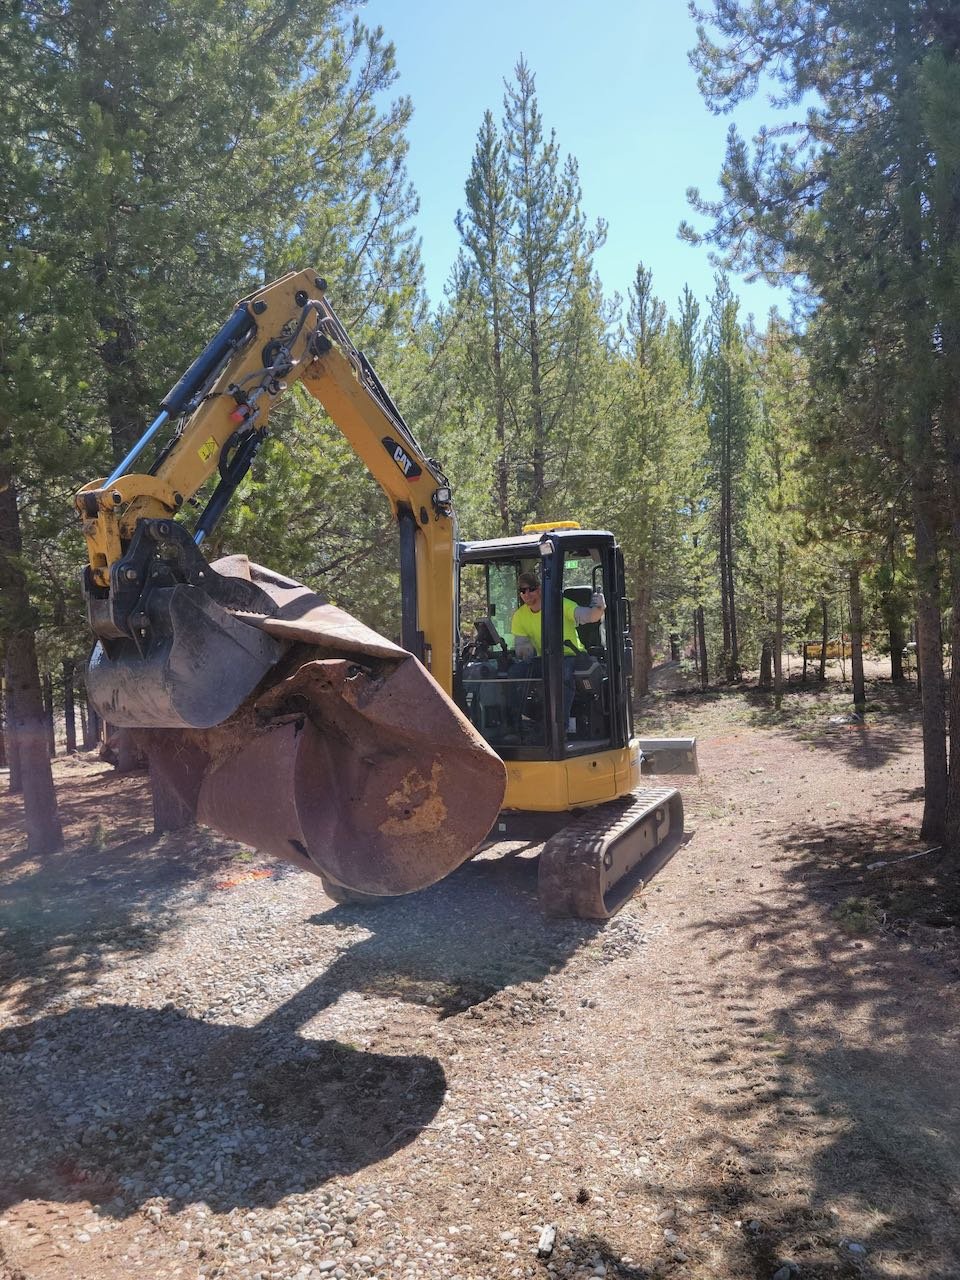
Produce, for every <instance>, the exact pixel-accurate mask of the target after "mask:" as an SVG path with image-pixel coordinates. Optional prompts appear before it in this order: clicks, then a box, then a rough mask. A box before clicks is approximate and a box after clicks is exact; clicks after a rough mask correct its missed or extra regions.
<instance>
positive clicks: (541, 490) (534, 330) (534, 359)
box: [527, 285, 547, 520]
mask: <svg viewBox="0 0 960 1280" xmlns="http://www.w3.org/2000/svg"><path fill="white" fill-rule="evenodd" d="M527 305H528V333H529V337H530V403H531V409H532V413H533V492H532V494H531V495H530V497H531V503H532V506H533V513H534V518H535V519H536V520H543V519H545V516H546V510H545V505H544V504H545V499H546V480H547V451H546V443H547V442H546V432H545V430H544V425H543V423H544V419H543V387H542V386H541V383H540V322H539V318H538V316H537V295H536V292H535V291H534V289H533V287H532V285H531V287H530V290H529V293H528V296H527Z"/></svg>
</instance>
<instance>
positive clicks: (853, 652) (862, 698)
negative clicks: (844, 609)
mask: <svg viewBox="0 0 960 1280" xmlns="http://www.w3.org/2000/svg"><path fill="white" fill-rule="evenodd" d="M850 674H851V676H852V678H853V709H854V711H855V712H856V713H857V715H859V716H862V715H865V714H866V710H867V687H866V681H865V680H864V675H863V599H862V596H861V593H860V570H859V569H851V570H850Z"/></svg>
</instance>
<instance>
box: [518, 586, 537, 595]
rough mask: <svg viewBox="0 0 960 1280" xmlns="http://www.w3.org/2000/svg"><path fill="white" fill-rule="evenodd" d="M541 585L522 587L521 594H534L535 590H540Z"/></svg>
mask: <svg viewBox="0 0 960 1280" xmlns="http://www.w3.org/2000/svg"><path fill="white" fill-rule="evenodd" d="M539 590H540V588H539V587H521V588H520V591H519V594H520V595H522V596H529V595H533V593H534V591H539Z"/></svg>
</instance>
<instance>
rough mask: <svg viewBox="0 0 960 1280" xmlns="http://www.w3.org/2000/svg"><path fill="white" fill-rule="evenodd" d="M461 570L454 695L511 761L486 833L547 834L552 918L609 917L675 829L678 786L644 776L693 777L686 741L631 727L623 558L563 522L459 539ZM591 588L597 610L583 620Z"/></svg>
mask: <svg viewBox="0 0 960 1280" xmlns="http://www.w3.org/2000/svg"><path fill="white" fill-rule="evenodd" d="M457 569H458V573H457V578H458V590H457V606H458V607H457V625H458V632H457V634H458V644H457V654H458V661H457V665H456V670H455V679H454V695H455V698H456V700H457V702H458V703H459V705H460V706H461V708H462V709H463V711H464V713H465V714H466V716H467V717H468V718H469V720H470V722H471V723H472V724H473V726H474V728H475V729H476V730H477V732H478V733H479V734H480V735H481V736H482V737H483V738H484V740H485V741H486V742H488V743H489V744H490V746H491V747H493V749H494V750H495V751H496V752H497V754H498V755H499V756H500V758H501V759H502V760H503V761H504V763H505V765H506V769H507V790H506V796H505V799H504V807H503V811H502V812H501V814H500V816H499V818H498V819H497V822H496V824H495V827H494V830H493V832H492V835H491V840H497V841H526V842H530V843H543V849H542V852H541V854H540V860H539V873H538V874H539V896H540V902H541V905H542V906H543V908H544V910H545V911H546V912H547V914H548V915H557V916H565V915H574V916H580V917H582V918H587V919H594V920H603V919H606V918H608V917H609V916H611V915H613V914H614V913H615V912H616V911H618V910H619V909H620V907H622V906H623V904H624V902H626V901H627V899H628V898H629V897H630V895H631V894H632V893H633V892H634V891H635V890H636V888H637V887H638V885H640V884H642V883H643V881H644V880H646V879H648V878H649V877H650V876H651V875H652V874H653V873H654V872H655V871H656V870H657V869H658V868H659V867H660V866H661V865H662V864H663V863H664V862H665V861H666V860H667V859H668V858H669V857H670V856H671V855H672V853H673V852H674V850H675V849H677V848H678V846H679V844H680V842H681V840H682V838H683V802H682V800H681V798H680V793H679V792H678V791H677V790H676V789H675V788H673V787H662V786H660V787H657V786H653V787H649V786H644V785H642V784H643V780H644V779H643V775H644V774H647V773H656V772H671V773H688V774H689V773H696V772H697V759H696V742H695V741H694V739H692V738H690V739H682V738H676V739H659V740H655V739H648V740H638V739H637V738H636V737H635V736H634V721H633V640H632V628H631V617H630V602H629V598H628V596H627V589H626V579H625V572H624V562H623V554H622V552H621V550H620V548H619V546H618V545H617V541H616V539H615V537H614V536H613V534H612V533H609V532H607V531H606V530H597V529H592V530H589V529H581V528H579V526H577V525H576V524H574V523H573V522H570V521H564V522H562V523H559V524H556V525H542V526H532V527H530V526H528V528H527V529H526V530H525V531H524V533H523V535H521V536H520V537H512V538H511V537H506V538H499V539H494V540H491V541H485V542H464V543H461V544H460V545H459V548H458V556H457ZM533 582H536V583H537V584H538V587H537V588H535V589H534V594H531V588H530V587H529V585H528V584H530V583H533ZM522 587H523V588H524V590H521V588H522ZM601 595H602V597H603V600H604V602H605V608H604V610H603V613H602V616H601V617H599V618H596V617H588V616H585V615H589V614H591V613H594V612H596V611H595V610H594V609H593V608H592V607H591V606H592V605H593V603H594V602H595V601H597V600H598V599H599V597H600V596H601ZM531 598H533V600H534V604H535V606H538V607H536V608H535V613H536V615H537V622H535V623H533V624H532V629H533V631H534V633H535V637H536V639H537V641H538V643H536V644H535V645H534V646H533V650H532V649H531V644H530V638H529V635H528V634H527V633H528V632H529V630H530V629H531V622H530V617H529V614H527V615H526V616H525V615H524V613H523V611H522V606H523V604H524V603H526V602H528V601H529V600H530V599H531ZM527 607H528V610H529V609H530V605H529V604H528V606H527ZM518 609H521V613H520V614H519V615H518V614H517V610H518ZM578 609H579V610H580V612H579V613H578V612H577V610H578Z"/></svg>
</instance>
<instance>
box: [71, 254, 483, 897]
mask: <svg viewBox="0 0 960 1280" xmlns="http://www.w3.org/2000/svg"><path fill="white" fill-rule="evenodd" d="M324 289H325V286H324V282H323V281H322V280H321V279H320V278H319V277H318V276H317V275H316V274H315V273H313V272H311V271H302V272H297V273H292V274H290V275H288V276H285V277H283V278H282V279H281V280H279V281H277V282H275V283H274V284H271V285H269V286H267V287H266V288H264V289H262V290H259V291H258V292H256V293H255V294H253V295H251V296H250V297H249V298H246V299H245V300H243V301H242V302H241V303H240V304H239V305H238V306H237V308H236V310H235V311H234V313H233V315H232V316H231V317H230V319H229V320H228V321H227V323H226V324H225V325H224V326H223V328H222V329H221V330H220V332H219V333H218V334H217V335H216V337H215V338H214V339H213V340H212V341H211V342H210V343H209V344H208V346H207V347H206V348H205V349H204V351H203V352H202V353H201V354H200V356H198V357H197V359H196V360H195V361H194V363H193V364H192V365H191V366H190V368H189V369H188V370H187V372H186V373H185V374H184V375H183V377H182V378H181V379H180V380H179V381H178V382H177V383H176V384H175V386H174V387H173V388H171V390H170V392H168V394H167V396H165V397H164V399H163V401H162V402H161V405H160V412H159V414H158V415H157V417H156V419H155V420H154V422H153V423H152V424H151V426H150V427H149V428H148V430H147V431H146V433H145V434H144V436H143V437H142V439H141V440H140V441H139V442H138V444H137V445H136V446H135V447H134V448H133V449H132V450H131V451H130V453H129V454H128V455H127V457H126V458H125V459H124V460H123V461H122V462H121V463H120V464H119V465H118V467H117V468H116V469H115V470H114V472H113V473H112V474H111V475H110V476H109V477H107V478H106V479H105V480H98V481H95V482H93V483H91V484H89V485H87V486H85V487H84V488H83V489H82V490H81V491H80V493H79V494H78V495H77V499H76V502H77V507H78V510H79V512H80V515H81V518H82V522H83V531H84V536H85V538H86V543H87V553H88V563H87V566H86V568H85V570H84V594H85V598H86V603H87V614H88V618H89V621H90V625H91V628H92V630H93V632H94V634H95V635H96V636H97V644H96V646H95V649H94V653H93V655H92V657H91V660H90V663H89V667H88V673H87V685H88V694H89V696H90V698H91V701H92V702H93V703H94V705H95V706H96V708H97V710H98V711H99V712H100V714H101V715H102V716H103V717H104V718H105V719H106V720H107V721H108V722H110V723H111V724H115V725H119V726H125V727H129V728H131V729H133V730H136V731H137V733H138V736H139V738H140V740H141V742H142V743H143V745H144V747H145V749H146V750H147V752H148V755H149V757H150V763H151V770H152V771H153V773H154V781H155V786H160V787H161V789H163V790H164V791H166V792H168V793H169V792H173V793H174V794H175V796H176V798H177V801H178V803H179V804H180V805H181V806H182V808H183V809H184V810H185V811H186V813H187V814H188V815H189V816H193V817H196V818H197V819H198V820H199V821H201V822H205V823H206V824H207V825H211V826H214V827H216V828H218V829H219V830H221V831H224V832H225V833H227V834H229V835H231V836H234V837H235V838H238V839H242V840H245V841H246V842H248V843H251V844H255V845H257V846H258V847H260V848H262V849H264V850H266V851H268V852H272V853H275V854H277V855H278V856H280V857H284V858H286V859H288V860H289V861H293V862H295V863H297V865H300V866H304V867H306V868H308V869H310V870H313V871H317V872H319V873H320V874H322V875H323V876H324V877H325V878H326V879H327V880H328V881H331V882H333V883H334V884H335V885H337V886H341V887H344V888H346V889H348V890H353V891H357V892H363V893H371V894H393V893H402V892H407V891H409V890H411V889H416V888H421V887H423V886H424V885H425V884H429V883H431V882H432V881H433V880H436V879H439V878H440V877H441V876H442V875H445V874H447V873H448V872H449V871H450V870H452V869H453V867H454V866H456V865H458V864H459V862H461V861H463V860H464V859H465V858H466V857H468V856H469V855H470V853H471V852H473V850H474V848H476V846H477V845H478V844H479V843H480V842H481V840H482V839H483V837H484V836H485V835H486V833H487V831H488V829H489V828H490V826H491V825H492V823H493V821H494V819H495V817H496V815H497V812H498V810H499V807H500V804H501V802H502V797H503V789H504V777H505V775H504V768H503V764H502V762H501V761H500V760H499V758H498V757H497V756H496V755H495V754H494V753H493V752H492V751H491V750H490V749H489V747H487V745H486V744H485V743H484V742H483V740H482V738H480V737H479V735H478V734H476V732H475V731H474V730H473V728H472V726H471V725H470V724H469V722H468V721H467V720H466V719H465V718H464V717H463V716H462V715H461V713H460V712H459V711H458V709H457V708H456V707H455V706H454V704H453V702H452V701H451V699H450V696H449V695H450V692H451V684H452V653H453V602H452V590H453V582H454V555H455V546H456V528H455V521H454V513H453V505H452V499H451V493H450V488H449V485H448V483H447V481H446V479H445V477H444V476H443V474H442V473H441V471H440V470H439V468H438V466H437V464H436V463H434V462H433V461H432V460H430V459H429V458H427V457H426V455H425V453H424V452H423V450H422V449H421V448H420V446H419V445H418V443H417V441H416V439H415V437H414V435H413V433H412V432H411V431H410V429H409V428H408V427H407V425H406V423H405V422H404V420H403V418H402V416H401V414H400V413H399V411H398V410H397V408H396V406H395V405H394V403H393V401H392V400H391V399H390V397H389V395H388V394H387V392H386V391H385V390H384V388H383V386H382V385H381V383H380V381H379V379H378V378H377V376H376V374H375V372H374V371H373V369H372V367H371V366H370V365H369V363H368V362H367V360H366V359H365V358H364V356H363V355H362V353H361V352H359V351H358V350H357V349H356V347H354V345H353V343H352V342H351V341H350V339H349V337H348V335H347V334H346V332H345V330H344V329H343V326H342V325H341V323H340V321H339V319H338V318H337V316H336V313H335V312H334V310H333V308H332V307H331V306H330V304H329V303H328V302H327V300H326V298H325V296H324ZM298 383H299V384H302V386H303V387H304V388H305V390H307V391H309V392H310V393H311V394H312V395H313V396H315V397H316V399H317V400H318V401H319V402H320V403H321V404H322V405H323V407H324V409H325V410H326V412H327V414H328V415H329V417H330V418H331V420H332V421H333V422H334V424H335V425H336V426H337V428H338V429H339V430H340V431H341V432H342V434H343V435H344V437H345V438H346V440H347V441H348V442H349V444H350V445H351V447H352V448H353V449H354V451H355V453H356V454H357V456H358V457H359V458H360V459H361V460H362V462H363V463H364V464H365V465H366V467H367V469H368V470H369V471H370V473H371V474H372V475H373V477H374V479H375V480H376V481H377V482H378V483H379V485H380V487H381V488H382V489H383V491H384V492H385V494H386V496H387V498H388V499H389V501H390V503H391V506H392V508H393V511H394V514H395V517H396V520H397V525H398V529H399V541H400V569H401V607H402V631H401V641H402V644H401V645H400V646H398V645H395V644H393V643H392V642H390V641H389V640H386V639H385V638H384V637H382V636H380V635H378V634H377V633H376V632H374V631H372V630H370V629H369V628H367V627H365V626H364V625H363V624H362V623H360V622H358V621H357V620H356V619H353V618H351V617H350V616H349V615H348V614H345V613H343V611H342V610H339V609H337V608H336V607H335V606H332V605H329V604H327V603H325V602H324V601H323V600H322V599H321V598H320V597H318V596H316V595H315V594H314V593H313V592H311V591H310V590H309V589H307V588H305V587H303V586H301V585H300V584H299V583H295V582H293V581H292V580H290V579H286V578H283V577H281V576H280V575H277V574H274V573H272V572H271V571H269V570H266V569H263V568H261V567H260V566H256V565H251V564H250V563H249V562H248V561H247V560H246V558H245V557H242V556H234V557H229V558H228V559H226V560H222V561H218V562H215V563H214V564H210V563H208V562H207V560H206V559H205V557H204V556H203V554H202V553H201V551H200V547H201V545H202V544H203V542H204V541H205V540H206V538H207V537H208V536H209V534H210V533H211V532H212V530H213V528H214V526H215V524H216V522H217V520H218V519H219V518H220V516H221V515H222V513H223V511H224V510H225V508H226V506H227V504H228V503H229V501H230V498H231V497H232V495H233V493H234V492H235V491H236V489H237V487H238V485H239V484H240V482H241V481H242V479H243V477H244V475H245V474H246V472H247V470H248V469H249V467H250V465H251V463H252V461H253V458H254V457H255V455H256V453H257V451H258V449H259V448H260V445H261V444H262V442H263V440H264V438H265V434H266V431H267V427H268V421H269V416H270V411H271V409H272V408H273V407H274V405H275V404H276V403H277V402H278V400H279V399H280V398H281V397H282V396H283V395H284V394H285V393H288V392H289V390H290V389H291V388H292V387H294V386H295V385H297V384H298ZM173 422H176V424H177V425H176V427H175V429H174V430H173V432H172V435H170V438H169V439H168V441H167V443H166V444H165V445H164V446H163V447H162V448H161V449H160V452H159V455H158V457H157V458H156V460H155V461H154V463H153V465H152V466H151V468H150V470H149V471H147V472H134V471H132V470H131V467H132V466H133V464H134V463H135V462H136V460H137V459H138V458H139V457H140V456H141V454H142V453H143V452H144V450H145V449H146V448H147V446H149V445H150V444H151V443H153V442H154V441H155V440H156V441H159V439H160V437H161V433H162V432H163V430H164V428H168V429H169V425H170V424H172V423H173ZM214 476H216V483H215V486H214V488H213V490H212V492H211V493H210V494H209V496H208V498H207V500H206V503H205V505H204V506H203V508H202V510H201V512H200V515H199V517H198V519H197V520H196V523H195V525H194V527H193V528H192V529H189V528H188V527H187V524H186V523H185V521H184V520H183V513H184V511H185V510H187V509H193V505H194V503H195V500H196V496H197V495H198V494H199V493H200V491H201V490H202V489H203V488H204V486H205V485H207V484H208V482H209V481H211V480H212V479H213V478H214ZM430 671H432V672H433V674H432V675H431V674H430ZM478 797H479V804H478V803H477V800H478Z"/></svg>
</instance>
